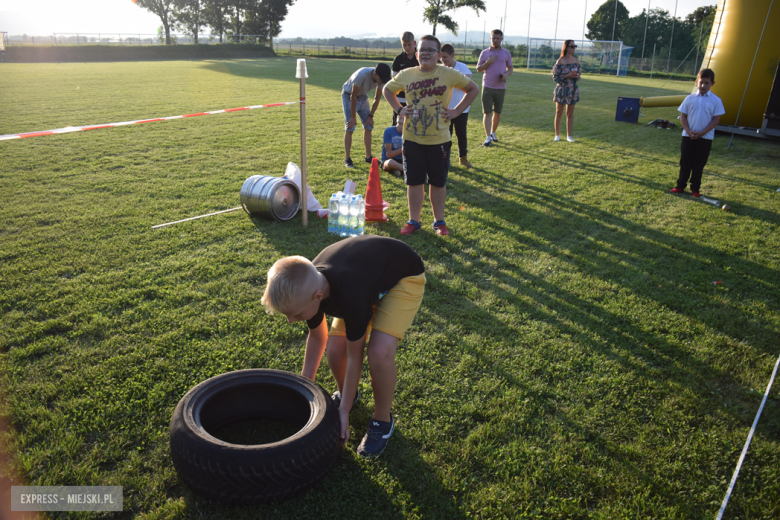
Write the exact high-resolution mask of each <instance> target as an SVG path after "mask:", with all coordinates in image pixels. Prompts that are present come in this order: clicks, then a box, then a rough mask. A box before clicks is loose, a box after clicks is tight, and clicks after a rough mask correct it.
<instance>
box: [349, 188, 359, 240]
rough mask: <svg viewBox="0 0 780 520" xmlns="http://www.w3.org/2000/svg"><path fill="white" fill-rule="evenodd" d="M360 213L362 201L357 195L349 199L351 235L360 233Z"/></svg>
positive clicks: (354, 235)
mask: <svg viewBox="0 0 780 520" xmlns="http://www.w3.org/2000/svg"><path fill="white" fill-rule="evenodd" d="M359 214H360V202H359V201H358V198H357V197H356V196H354V195H353V196H352V198H351V199H350V201H349V235H350V236H353V237H356V236H358V235H359V234H360V233H358V215H359Z"/></svg>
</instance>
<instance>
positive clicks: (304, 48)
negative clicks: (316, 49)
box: [303, 43, 306, 56]
mask: <svg viewBox="0 0 780 520" xmlns="http://www.w3.org/2000/svg"><path fill="white" fill-rule="evenodd" d="M303 55H304V56H306V44H305V43H304V44H303Z"/></svg>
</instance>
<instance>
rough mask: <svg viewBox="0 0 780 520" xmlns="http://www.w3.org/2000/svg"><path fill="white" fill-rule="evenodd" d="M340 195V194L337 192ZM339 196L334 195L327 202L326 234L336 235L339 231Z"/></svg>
mask: <svg viewBox="0 0 780 520" xmlns="http://www.w3.org/2000/svg"><path fill="white" fill-rule="evenodd" d="M339 193H340V192H339ZM338 197H339V194H338V193H334V194H333V195H331V196H330V200H329V201H328V233H333V234H338V229H339V227H338V226H339V199H338Z"/></svg>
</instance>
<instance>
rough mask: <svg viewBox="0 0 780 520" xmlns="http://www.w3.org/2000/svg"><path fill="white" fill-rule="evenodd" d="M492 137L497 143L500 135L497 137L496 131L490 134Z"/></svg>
mask: <svg viewBox="0 0 780 520" xmlns="http://www.w3.org/2000/svg"><path fill="white" fill-rule="evenodd" d="M490 138H491V139H492V140H493V142H494V143H497V142H498V137H496V133H495V132H493V133H492V134H490Z"/></svg>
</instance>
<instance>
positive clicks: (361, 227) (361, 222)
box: [357, 195, 366, 235]
mask: <svg viewBox="0 0 780 520" xmlns="http://www.w3.org/2000/svg"><path fill="white" fill-rule="evenodd" d="M357 201H358V206H359V211H358V228H357V234H358V235H362V234H363V233H365V231H366V201H364V200H363V196H362V195H358V196H357Z"/></svg>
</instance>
